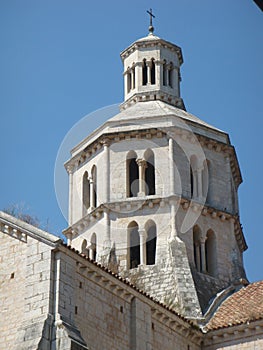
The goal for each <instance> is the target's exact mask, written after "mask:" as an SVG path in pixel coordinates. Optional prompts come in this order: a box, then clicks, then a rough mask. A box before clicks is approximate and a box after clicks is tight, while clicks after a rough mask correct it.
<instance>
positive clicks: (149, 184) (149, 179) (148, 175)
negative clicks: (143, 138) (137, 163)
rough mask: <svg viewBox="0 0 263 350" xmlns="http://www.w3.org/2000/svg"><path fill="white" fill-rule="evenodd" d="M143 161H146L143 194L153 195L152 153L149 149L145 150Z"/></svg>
mask: <svg viewBox="0 0 263 350" xmlns="http://www.w3.org/2000/svg"><path fill="white" fill-rule="evenodd" d="M144 159H145V160H146V169H145V192H146V193H145V194H146V195H153V194H155V164H154V153H153V151H152V150H151V149H147V150H146V151H145V153H144Z"/></svg>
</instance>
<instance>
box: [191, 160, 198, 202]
mask: <svg viewBox="0 0 263 350" xmlns="http://www.w3.org/2000/svg"><path fill="white" fill-rule="evenodd" d="M190 186H191V197H192V198H196V197H197V157H196V156H195V155H192V156H191V158H190Z"/></svg>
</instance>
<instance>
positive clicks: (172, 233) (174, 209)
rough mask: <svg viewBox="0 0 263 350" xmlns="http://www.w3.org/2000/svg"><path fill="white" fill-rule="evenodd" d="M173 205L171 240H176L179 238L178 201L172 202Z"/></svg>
mask: <svg viewBox="0 0 263 350" xmlns="http://www.w3.org/2000/svg"><path fill="white" fill-rule="evenodd" d="M170 205H171V238H170V239H171V240H173V239H175V237H176V236H177V231H176V219H175V216H176V201H175V200H173V201H170Z"/></svg>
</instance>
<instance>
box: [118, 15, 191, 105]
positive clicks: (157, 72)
mask: <svg viewBox="0 0 263 350" xmlns="http://www.w3.org/2000/svg"><path fill="white" fill-rule="evenodd" d="M148 13H149V14H150V16H151V17H150V18H152V16H153V15H152V13H151V11H150V12H149V11H148ZM153 31H154V28H153V26H152V22H150V26H149V34H148V36H146V37H144V38H141V39H139V40H137V41H135V42H134V43H133V44H131V45H130V46H129V47H128V48H126V49H125V50H124V51H122V52H121V59H122V62H123V66H124V72H123V75H124V103H122V105H121V109H125V108H127V107H128V106H130V105H132V104H133V103H136V102H139V101H153V100H160V101H165V102H166V103H169V104H171V105H173V106H176V107H178V108H182V109H185V108H184V103H183V100H182V99H181V97H180V81H181V75H180V67H181V65H182V63H183V56H182V50H181V48H180V47H178V46H176V45H174V44H172V43H170V42H168V41H165V40H163V39H160V38H159V37H158V36H156V35H154V34H153Z"/></svg>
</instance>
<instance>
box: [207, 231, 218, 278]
mask: <svg viewBox="0 0 263 350" xmlns="http://www.w3.org/2000/svg"><path fill="white" fill-rule="evenodd" d="M216 250H217V249H216V236H215V233H214V232H213V231H212V230H208V231H207V234H206V241H205V256H206V270H207V272H208V273H209V274H210V275H212V276H215V275H216V267H217V251H216Z"/></svg>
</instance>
